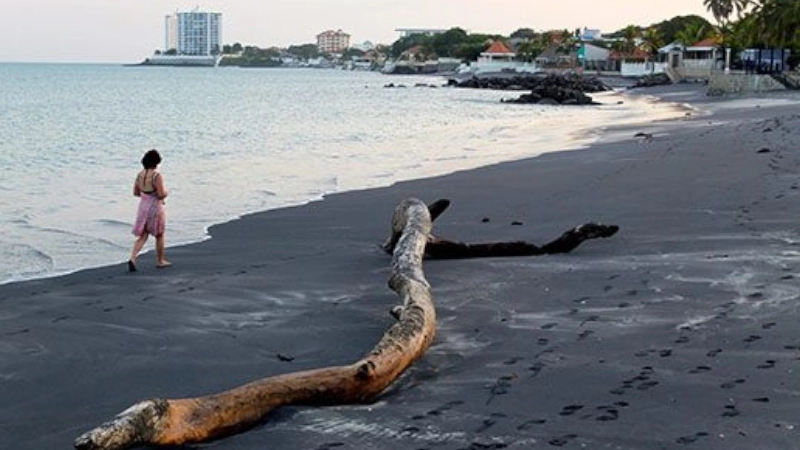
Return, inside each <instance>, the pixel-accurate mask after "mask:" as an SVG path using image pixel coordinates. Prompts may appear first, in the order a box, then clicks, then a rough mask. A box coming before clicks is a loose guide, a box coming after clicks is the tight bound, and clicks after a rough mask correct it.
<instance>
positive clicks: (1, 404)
mask: <svg viewBox="0 0 800 450" xmlns="http://www.w3.org/2000/svg"><path fill="white" fill-rule="evenodd" d="M644 92H647V93H650V91H649V90H645V91H644ZM701 100H702V99H701ZM699 103H701V105H707V107H709V108H711V109H712V110H713V114H712V115H711V116H701V117H697V116H690V117H686V118H685V119H683V120H681V119H677V120H676V121H672V122H660V123H654V124H652V125H651V126H647V127H645V126H639V125H637V126H634V127H632V128H631V127H628V128H626V127H625V126H623V127H621V128H615V127H610V128H608V129H605V130H604V132H603V136H612V137H613V139H608V140H606V139H600V140H599V141H596V142H594V143H593V144H592V145H591V146H590V148H587V149H579V150H568V151H561V152H552V153H546V154H543V155H540V156H538V157H533V158H526V159H523V160H517V161H512V162H504V163H499V164H494V165H491V166H486V167H481V168H478V169H470V170H464V171H458V172H455V173H452V174H449V175H444V176H436V177H432V178H425V179H418V180H412V181H403V182H399V183H395V184H394V185H392V186H389V187H381V188H372V189H366V190H359V191H350V192H344V193H337V194H332V195H328V196H325V197H324V199H323V200H321V201H316V202H311V203H308V204H305V205H302V206H295V207H287V208H281V209H277V210H270V211H266V212H260V213H254V214H250V215H245V216H243V217H242V218H240V219H237V220H234V221H231V222H227V223H225V224H221V225H215V226H212V227H210V228H209V233H210V234H211V235H212V236H213V238H212V239H209V240H206V241H203V242H201V243H197V244H191V245H186V246H180V247H171V248H170V257H171V258H172V259H173V262H174V263H175V266H174V267H172V268H170V269H168V270H163V271H158V270H156V269H155V268H153V267H146V266H145V265H144V264H141V265H142V268H141V272H139V273H137V274H127V273H124V270H123V269H124V267H123V265H122V264H118V265H113V266H107V267H101V268H97V269H91V270H85V271H81V272H77V273H73V274H71V275H68V276H63V277H58V278H48V279H43V280H33V281H26V282H21V283H13V284H7V285H2V286H0V304H1V305H2V308H3V314H2V315H0V329H2V330H4V343H3V346H2V347H0V349H2V351H3V353H4V356H5V357H4V358H2V359H0V376H2V380H3V383H4V384H5V385H6V386H7V389H4V390H3V394H0V447H9V448H11V447H13V448H16V449H19V450H27V449H31V450H33V449H41V448H68V447H69V446H70V445H71V442H72V439H74V438H75V437H77V436H78V435H79V434H80V433H82V432H83V431H86V430H87V429H89V428H91V427H94V426H96V425H98V424H99V423H101V422H103V421H105V420H108V419H110V418H111V417H113V415H115V414H117V413H119V412H120V411H122V410H123V409H125V408H127V407H128V406H130V405H131V404H133V403H134V402H136V401H139V400H142V399H146V398H153V397H169V398H176V397H185V396H196V395H205V394H209V393H213V392H218V391H220V390H223V389H228V388H231V387H234V386H237V385H239V384H242V383H246V382H249V381H253V380H256V379H259V378H262V377H265V376H269V375H275V374H280V373H288V372H294V371H296V370H303V369H308V368H314V367H323V366H326V365H335V364H342V363H346V362H349V361H353V360H355V359H357V358H358V357H359V356H361V354H362V353H363V352H365V351H368V350H369V349H370V348H372V345H373V344H374V343H375V342H376V341H377V339H378V338H379V337H380V336H381V335H382V333H383V332H384V331H385V329H386V328H387V327H388V326H389V325H390V324H391V323H393V319H392V318H391V316H390V315H389V310H390V308H391V307H392V306H394V303H395V302H396V298H395V296H394V295H393V294H392V293H391V292H390V291H389V290H388V289H387V288H386V287H385V283H386V276H387V275H388V273H389V267H388V266H389V258H388V257H387V256H386V255H385V254H383V253H382V251H381V250H380V249H379V247H378V246H379V244H380V243H381V242H382V241H383V240H384V239H385V238H386V236H387V233H388V230H389V222H390V217H391V212H392V210H393V209H394V206H395V205H396V204H397V202H399V201H400V200H402V199H403V198H405V197H407V196H416V197H418V198H421V199H423V200H424V201H426V202H432V201H434V200H436V199H438V198H449V199H451V200H452V201H453V204H452V206H451V207H450V209H449V210H448V211H447V212H446V213H445V214H444V215H443V216H442V217H441V218H439V219H438V220H437V222H436V224H435V227H434V228H435V229H434V233H436V234H437V235H440V236H443V237H446V238H449V239H454V240H463V241H467V242H480V241H496V240H529V241H533V242H535V243H543V242H546V241H548V240H550V239H552V238H554V237H556V236H558V235H559V234H560V233H561V232H563V231H564V230H566V229H568V228H570V227H573V226H575V225H577V224H580V223H585V222H588V221H600V222H604V223H613V224H616V225H619V226H620V232H619V233H618V234H617V235H616V236H614V237H612V238H610V239H604V240H599V241H590V242H587V243H585V244H584V245H582V246H581V247H579V248H578V249H576V250H575V251H573V252H572V253H570V254H567V255H553V256H543V257H530V258H526V257H522V258H492V259H474V260H463V261H427V262H426V263H425V273H426V277H427V278H428V281H429V282H430V283H431V286H432V288H433V296H434V301H435V302H436V304H437V314H438V316H439V330H438V334H437V338H436V340H435V342H434V345H433V346H432V347H431V349H429V351H428V352H427V353H426V354H425V356H423V358H422V359H421V360H420V361H419V362H418V363H417V364H415V365H414V366H412V367H411V368H410V369H409V370H408V371H407V373H406V374H404V375H403V376H402V377H401V379H400V380H398V382H396V383H395V384H394V385H393V386H392V387H390V388H389V390H388V391H387V392H386V393H385V394H384V395H382V396H381V398H380V399H378V401H377V402H376V403H374V404H370V405H347V406H340V407H326V408H317V407H308V408H307V407H292V408H284V409H282V410H279V411H278V412H276V413H275V414H274V415H272V416H270V417H269V418H268V420H267V421H266V422H265V423H264V424H263V425H261V426H259V427H257V428H256V429H253V430H251V431H249V432H246V433H243V434H239V435H236V436H233V437H230V438H228V439H224V440H220V441H217V442H215V443H214V444H212V446H213V447H214V448H219V449H237V450H251V449H252V450H256V449H260V448H263V446H264V442H270V446H271V447H274V448H320V447H321V446H325V445H327V446H343V448H382V449H398V450H399V449H406V448H409V447H412V448H437V449H439V448H441V449H448V450H450V449H452V450H456V449H463V448H470V446H472V447H473V448H478V447H482V448H485V447H487V446H492V445H495V446H501V445H502V447H497V448H520V449H521V448H529V447H530V446H531V445H532V444H539V445H541V446H544V447H551V446H552V447H564V448H582V447H586V448H600V447H608V446H611V447H614V448H619V449H622V450H649V449H653V450H655V449H663V448H670V449H671V448H675V449H678V448H686V447H687V446H691V445H692V444H694V445H695V446H696V447H698V448H704V449H725V450H730V449H734V450H736V449H742V450H744V449H752V448H765V447H766V448H791V446H792V445H794V442H796V440H797V435H796V433H797V430H798V428H797V427H798V425H800V424H799V423H797V419H796V417H797V415H798V413H800V406H798V404H797V401H796V399H797V397H798V396H800V393H798V391H797V387H796V384H795V383H794V381H793V380H794V375H793V373H794V372H795V371H796V370H800V333H798V332H797V331H795V329H796V327H795V325H794V324H795V323H796V322H797V319H798V314H799V313H800V312H799V311H798V308H797V306H796V300H797V299H798V298H800V287H798V286H797V281H796V280H797V278H796V277H798V276H800V257H798V252H797V250H796V245H795V243H796V241H797V240H800V239H798V237H797V233H798V229H797V227H796V225H795V222H796V220H795V218H794V217H793V216H792V214H791V211H794V210H797V208H798V207H800V186H798V183H797V181H796V178H797V171H798V169H797V168H798V167H800V154H797V152H796V151H794V150H795V149H796V148H797V146H798V145H800V132H798V131H797V130H798V127H797V125H800V117H798V116H797V115H796V114H795V113H794V111H795V108H796V107H792V106H791V105H783V106H782V105H780V102H772V103H777V105H772V106H771V107H760V108H753V107H748V108H738V109H737V108H724V107H722V106H725V105H727V104H726V103H725V102H724V101H717V100H708V102H707V103H706V102H703V101H700V102H699ZM745 103H747V102H745ZM755 103H756V104H758V103H764V104H767V103H769V102H768V101H766V100H765V101H763V102H761V101H760V100H756V101H755ZM767 130H768V131H767ZM637 131H644V132H653V134H654V137H653V139H652V140H651V141H649V142H640V141H639V140H638V139H635V138H634V137H633V134H634V133H635V132H637ZM764 149H767V150H768V151H766V152H762V150H764ZM484 219H489V220H488V221H485V220H484ZM513 223H521V225H513ZM141 261H142V263H144V261H145V259H144V258H143V259H142V260H141ZM279 354H280V355H283V356H291V357H292V358H293V359H292V360H291V361H287V360H286V358H279V357H278V355H279ZM78 405H79V406H78ZM631 430H636V433H632V432H631ZM4 444H5V445H4Z"/></svg>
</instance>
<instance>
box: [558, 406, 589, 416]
mask: <svg viewBox="0 0 800 450" xmlns="http://www.w3.org/2000/svg"><path fill="white" fill-rule="evenodd" d="M581 409H583V405H567V406H565V407H563V408H561V412H559V413H558V415H559V416H571V415H573V414H575V413H576V412H578V411H580V410H581Z"/></svg>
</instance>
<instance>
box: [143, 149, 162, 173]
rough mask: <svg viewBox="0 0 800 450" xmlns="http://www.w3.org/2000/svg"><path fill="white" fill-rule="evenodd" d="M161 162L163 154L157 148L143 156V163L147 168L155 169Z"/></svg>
mask: <svg viewBox="0 0 800 450" xmlns="http://www.w3.org/2000/svg"><path fill="white" fill-rule="evenodd" d="M159 164H161V155H159V154H158V151H157V150H156V149H153V150H150V151H148V152H147V153H145V154H144V156H143V157H142V165H143V166H144V168H145V169H155V168H156V167H157V166H158V165H159Z"/></svg>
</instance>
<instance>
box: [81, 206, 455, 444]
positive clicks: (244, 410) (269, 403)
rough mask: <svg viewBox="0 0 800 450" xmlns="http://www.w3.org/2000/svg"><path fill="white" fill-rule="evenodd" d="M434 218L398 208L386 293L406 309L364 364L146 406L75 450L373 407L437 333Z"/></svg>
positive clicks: (89, 435)
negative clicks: (300, 412) (274, 416)
mask: <svg viewBox="0 0 800 450" xmlns="http://www.w3.org/2000/svg"><path fill="white" fill-rule="evenodd" d="M448 203H449V202H448ZM440 207H441V204H439V205H436V204H433V205H431V208H432V209H435V208H440ZM442 211H443V209H442ZM431 216H432V215H431V213H430V212H429V207H428V206H426V205H425V203H423V202H422V201H420V200H417V199H414V198H409V199H406V200H404V201H402V202H401V203H400V204H399V205H398V206H397V207H396V208H395V212H394V215H393V218H392V235H395V234H397V235H398V236H399V237H398V238H397V240H396V241H395V243H394V245H393V253H392V262H391V275H390V277H389V287H390V288H391V289H392V290H393V291H395V292H396V293H397V295H398V297H399V298H400V300H401V302H402V305H401V307H400V308H401V309H400V311H399V319H398V321H397V322H396V323H395V324H394V325H392V326H391V327H390V328H389V329H388V330H387V331H386V332H385V333H384V335H383V337H382V338H381V339H380V341H379V342H378V343H377V344H376V345H375V347H374V348H373V349H372V350H371V351H370V352H369V353H367V354H366V356H364V357H363V358H362V359H360V360H358V361H356V362H354V363H352V364H349V365H344V366H336V367H324V368H320V369H312V370H305V371H301V372H295V373H289V374H284V375H276V376H272V377H268V378H264V379H261V380H257V381H254V382H251V383H249V384H245V385H243V386H239V387H236V388H233V389H231V390H229V391H225V392H221V393H217V394H211V395H207V396H203V397H196V398H184V399H154V400H145V401H143V402H139V403H137V404H135V405H133V406H132V407H130V408H128V409H126V410H125V411H123V412H121V413H120V414H119V415H117V416H116V417H115V418H114V419H112V420H111V421H109V422H106V423H104V424H102V425H100V426H99V427H97V428H94V429H92V430H90V431H88V432H86V433H84V434H82V435H81V436H79V437H78V438H77V439H76V440H75V442H74V446H75V448H76V449H78V450H122V449H126V448H131V447H135V446H153V445H155V446H178V445H186V444H192V443H200V442H206V441H209V440H212V439H217V438H220V437H224V436H228V435H231V434H234V433H238V432H242V431H245V430H247V429H249V428H252V427H254V426H256V425H258V424H259V423H261V422H262V421H263V420H264V419H265V418H266V417H267V415H268V414H269V413H270V412H271V411H273V410H274V409H276V408H279V407H281V406H286V405H334V404H352V403H366V402H370V401H373V400H374V399H375V398H376V397H377V396H378V395H380V394H381V393H382V392H383V391H384V390H385V389H386V388H387V387H389V385H391V384H392V383H393V382H394V381H395V380H396V379H397V378H398V377H399V376H400V375H401V374H402V373H403V372H404V371H405V370H406V369H407V368H408V367H409V366H410V365H411V364H412V363H414V362H415V361H416V360H417V359H419V358H420V357H421V356H422V355H423V354H424V353H425V351H426V350H427V349H428V347H429V346H430V344H431V342H432V341H433V337H434V335H435V333H436V311H435V308H434V304H433V299H432V296H431V291H430V285H429V284H428V281H427V280H426V279H425V274H424V273H423V271H422V260H423V254H424V252H425V245H426V242H427V241H428V236H429V234H430V231H431V226H432V225H431V222H432V219H431Z"/></svg>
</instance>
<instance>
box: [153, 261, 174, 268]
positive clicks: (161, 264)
mask: <svg viewBox="0 0 800 450" xmlns="http://www.w3.org/2000/svg"><path fill="white" fill-rule="evenodd" d="M171 265H172V263H171V262H169V261H167V260H166V259H165V260H163V261H159V262H158V263H157V264H156V267H157V268H159V269H164V268H167V267H169V266H171Z"/></svg>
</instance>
